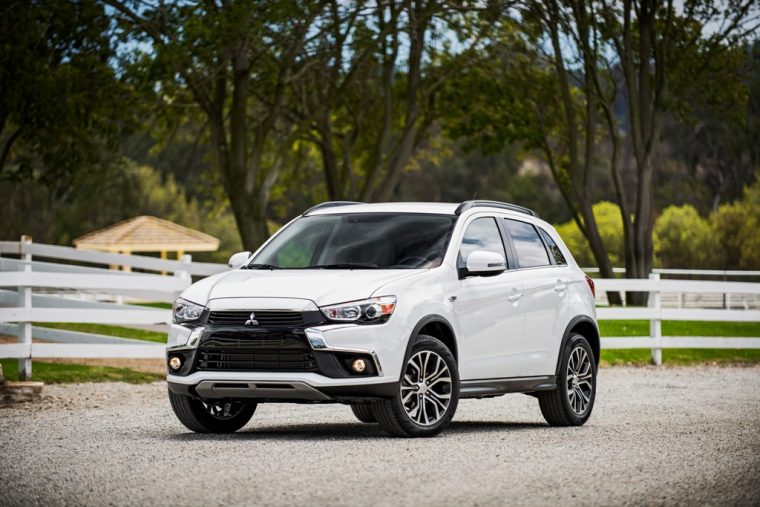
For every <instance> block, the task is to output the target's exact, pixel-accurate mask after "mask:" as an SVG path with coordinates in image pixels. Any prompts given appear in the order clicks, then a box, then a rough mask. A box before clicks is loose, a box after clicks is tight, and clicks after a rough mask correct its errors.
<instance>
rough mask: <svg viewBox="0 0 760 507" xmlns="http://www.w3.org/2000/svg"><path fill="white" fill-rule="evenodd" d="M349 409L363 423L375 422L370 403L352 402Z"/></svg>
mask: <svg viewBox="0 0 760 507" xmlns="http://www.w3.org/2000/svg"><path fill="white" fill-rule="evenodd" d="M351 411H352V412H353V413H354V415H355V416H356V418H357V419H359V420H360V421H361V422H363V423H376V422H377V419H375V414H374V413H373V412H372V405H370V404H369V403H352V404H351Z"/></svg>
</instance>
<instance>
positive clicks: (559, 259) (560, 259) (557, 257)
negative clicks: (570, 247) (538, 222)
mask: <svg viewBox="0 0 760 507" xmlns="http://www.w3.org/2000/svg"><path fill="white" fill-rule="evenodd" d="M538 230H539V231H541V237H543V238H544V241H545V242H546V246H548V247H549V251H550V252H551V254H552V256H553V257H554V262H555V263H557V264H559V265H560V266H564V265H566V264H567V261H566V260H565V256H564V255H562V251H561V250H560V249H559V247H558V246H557V243H555V242H554V240H553V239H552V237H551V236H549V233H548V232H546V231H545V230H543V229H542V228H540V227H539V228H538Z"/></svg>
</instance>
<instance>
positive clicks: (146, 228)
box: [74, 216, 219, 259]
mask: <svg viewBox="0 0 760 507" xmlns="http://www.w3.org/2000/svg"><path fill="white" fill-rule="evenodd" d="M74 246H76V247H77V248H79V249H82V250H97V251H100V252H112V253H125V254H131V253H133V252H159V253H160V254H161V258H162V259H166V258H168V253H169V252H176V254H177V259H181V258H182V256H183V255H184V254H185V252H213V251H215V250H216V249H218V248H219V240H218V239H216V238H215V237H213V236H210V235H208V234H206V233H203V232H200V231H196V230H195V229H190V228H189V227H185V226H182V225H179V224H175V223H174V222H170V221H168V220H164V219H162V218H157V217H152V216H139V217H135V218H130V219H129V220H124V221H122V222H118V223H116V224H113V225H110V226H108V227H105V228H103V229H99V230H97V231H93V232H90V233H89V234H85V235H84V236H81V237H79V238H77V239H75V240H74Z"/></svg>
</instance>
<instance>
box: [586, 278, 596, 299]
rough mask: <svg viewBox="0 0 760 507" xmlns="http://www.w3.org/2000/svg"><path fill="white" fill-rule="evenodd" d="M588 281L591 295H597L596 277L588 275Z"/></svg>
mask: <svg viewBox="0 0 760 507" xmlns="http://www.w3.org/2000/svg"><path fill="white" fill-rule="evenodd" d="M586 283H587V284H588V288H589V289H591V295H593V296H594V297H596V286H595V285H594V279H593V278H591V277H590V276H588V275H586Z"/></svg>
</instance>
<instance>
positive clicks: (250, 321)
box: [245, 312, 259, 326]
mask: <svg viewBox="0 0 760 507" xmlns="http://www.w3.org/2000/svg"><path fill="white" fill-rule="evenodd" d="M245 325H246V326H258V325H259V321H258V320H256V314H255V313H253V312H251V314H250V315H249V316H248V320H246V321H245Z"/></svg>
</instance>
